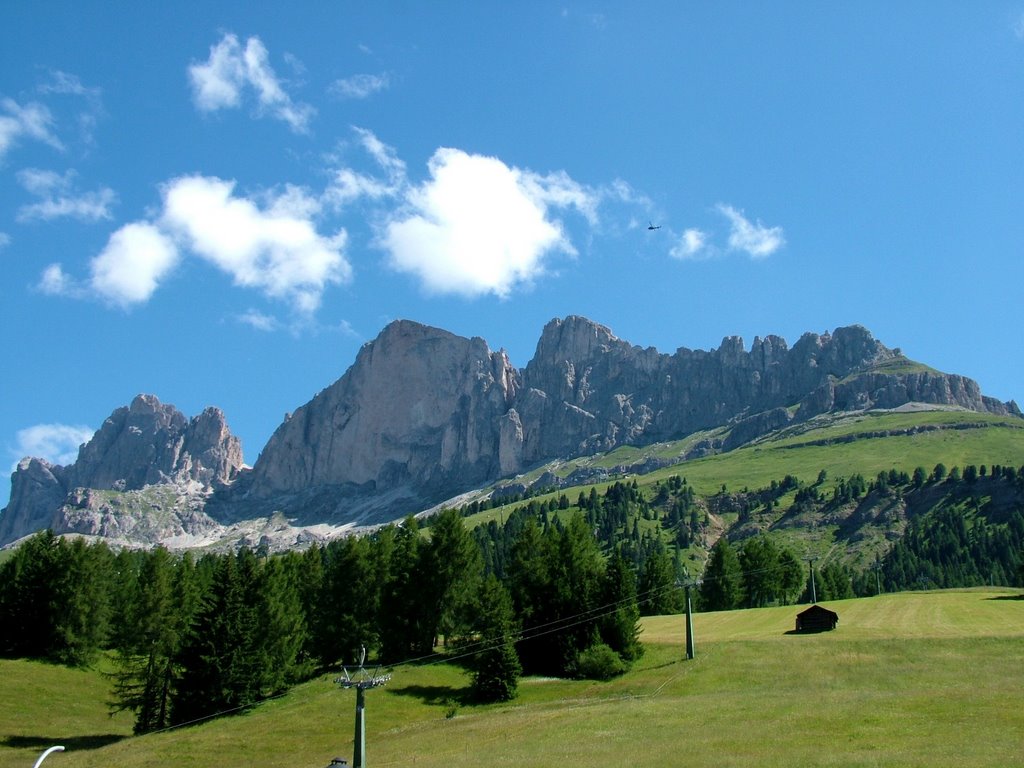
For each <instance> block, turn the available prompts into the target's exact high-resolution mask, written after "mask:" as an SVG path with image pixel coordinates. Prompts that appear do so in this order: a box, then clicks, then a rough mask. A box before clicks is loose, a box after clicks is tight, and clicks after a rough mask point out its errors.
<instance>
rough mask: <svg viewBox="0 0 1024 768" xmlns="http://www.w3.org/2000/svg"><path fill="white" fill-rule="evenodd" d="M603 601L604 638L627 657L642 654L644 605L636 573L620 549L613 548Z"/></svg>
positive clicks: (603, 588)
mask: <svg viewBox="0 0 1024 768" xmlns="http://www.w3.org/2000/svg"><path fill="white" fill-rule="evenodd" d="M601 602H602V606H603V615H602V616H601V619H600V621H599V629H600V633H601V640H602V641H604V643H605V644H606V645H608V647H609V648H611V649H612V650H613V651H615V652H616V653H617V654H619V657H620V658H622V659H623V660H624V661H633V660H635V659H638V658H640V656H642V655H643V645H641V643H640V623H639V621H640V608H639V607H638V606H637V603H636V574H635V573H634V572H633V566H632V564H631V563H630V562H629V561H627V560H626V558H624V557H623V556H622V553H621V552H620V551H615V552H613V553H612V555H611V557H610V558H609V559H608V562H607V563H606V565H605V574H604V579H603V584H602V589H601Z"/></svg>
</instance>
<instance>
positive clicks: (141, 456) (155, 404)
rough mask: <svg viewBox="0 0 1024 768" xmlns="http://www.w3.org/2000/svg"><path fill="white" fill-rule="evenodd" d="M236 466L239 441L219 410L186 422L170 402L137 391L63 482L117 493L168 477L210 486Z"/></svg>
mask: <svg viewBox="0 0 1024 768" xmlns="http://www.w3.org/2000/svg"><path fill="white" fill-rule="evenodd" d="M241 466H242V447H241V444H240V443H239V441H238V438H237V437H235V436H234V435H232V434H231V432H230V430H229V429H228V427H227V423H226V421H225V419H224V414H223V413H222V412H221V411H220V410H219V409H217V408H208V409H206V410H205V411H204V412H203V413H202V414H201V415H199V416H196V417H195V418H194V419H192V420H191V421H189V419H188V418H186V416H185V415H184V414H183V413H181V411H179V410H178V409H177V408H175V407H174V406H173V405H168V404H164V403H161V402H160V400H159V399H158V398H156V397H155V396H153V395H138V396H136V397H135V399H134V400H132V402H131V404H130V405H128V406H126V407H122V408H118V409H117V410H115V411H114V412H113V413H112V414H110V416H109V417H108V418H107V419H106V421H104V422H103V426H101V427H100V428H99V430H97V432H96V434H95V435H94V436H93V438H92V439H91V440H90V441H89V442H88V443H86V444H85V445H83V446H82V448H81V449H80V450H79V452H78V460H77V461H76V462H75V463H74V465H72V467H71V468H70V471H69V474H68V484H69V487H72V488H73V487H81V488H98V489H113V490H121V491H123V490H138V489H140V488H143V487H145V486H147V485H154V484H157V483H163V482H170V481H173V480H193V481H196V482H198V483H200V484H202V485H207V486H212V485H214V484H217V483H223V482H228V481H230V480H231V479H232V478H233V477H234V475H235V473H237V472H238V470H239V469H240V468H241Z"/></svg>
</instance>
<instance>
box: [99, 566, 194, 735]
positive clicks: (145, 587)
mask: <svg viewBox="0 0 1024 768" xmlns="http://www.w3.org/2000/svg"><path fill="white" fill-rule="evenodd" d="M173 571H174V565H173V563H172V561H171V557H170V555H169V554H168V553H167V550H166V549H164V548H162V547H158V548H156V549H154V550H153V551H152V552H149V553H147V554H146V555H145V556H144V559H143V560H142V566H141V569H140V570H139V573H138V579H137V581H136V582H135V584H134V589H133V590H132V593H133V595H132V597H130V598H128V604H127V605H126V606H125V607H124V608H123V610H124V614H123V616H122V618H121V621H123V622H124V626H123V627H122V630H121V633H120V636H119V639H118V645H117V649H116V650H117V661H116V671H115V672H114V674H113V679H114V688H113V696H114V700H113V701H112V702H111V709H112V711H113V712H120V711H123V710H126V709H128V710H131V711H133V712H134V713H135V726H134V731H135V733H137V734H139V733H148V732H150V731H154V730H158V729H161V728H165V727H167V726H168V725H169V724H170V691H171V685H172V682H173V678H174V664H173V660H174V656H175V654H176V653H177V651H178V646H179V641H180V633H181V630H182V628H183V627H182V625H181V621H182V616H181V613H180V610H181V606H180V605H179V604H178V601H177V600H176V599H175V585H174V573H173Z"/></svg>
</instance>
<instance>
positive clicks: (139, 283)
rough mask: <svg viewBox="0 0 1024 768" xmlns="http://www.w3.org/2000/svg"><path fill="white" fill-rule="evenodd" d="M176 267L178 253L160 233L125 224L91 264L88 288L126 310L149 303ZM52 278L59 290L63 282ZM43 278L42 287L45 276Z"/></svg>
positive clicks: (152, 228) (57, 276)
mask: <svg viewBox="0 0 1024 768" xmlns="http://www.w3.org/2000/svg"><path fill="white" fill-rule="evenodd" d="M177 263H178V249H177V248H176V247H175V245H174V243H173V242H172V241H171V240H170V239H169V238H168V237H167V236H166V235H164V233H162V232H161V231H160V230H159V229H157V228H156V227H155V226H153V225H152V224H149V223H146V222H135V223H133V224H126V225H125V226H123V227H121V229H119V230H117V231H116V232H115V233H114V234H113V235H111V236H110V240H108V241H107V245H106V247H105V248H104V249H103V251H102V253H100V255H99V256H97V257H96V258H94V259H93V260H92V262H91V263H90V270H91V272H92V275H91V277H90V280H89V286H90V288H91V289H92V290H93V291H94V292H95V293H96V294H98V295H99V296H101V297H103V298H104V299H106V300H107V301H109V302H111V303H113V304H117V305H120V306H122V307H125V308H127V307H130V306H131V305H133V304H141V303H144V302H146V301H148V300H149V298H150V296H152V295H153V292H154V291H156V289H157V288H158V287H159V285H160V281H161V280H163V278H164V277H166V276H167V275H168V273H170V271H171V270H172V269H174V267H175V266H176V265H177ZM55 266H56V267H57V269H58V270H59V269H60V265H55ZM47 269H48V271H49V270H52V269H53V267H52V266H51V267H48V268H47ZM51 277H52V279H53V280H54V281H55V284H56V285H58V286H59V285H60V281H61V279H63V277H62V273H58V272H53V273H52V274H51ZM43 278H44V283H45V281H46V278H47V275H46V273H44V276H43ZM65 282H66V280H65ZM44 290H45V289H44Z"/></svg>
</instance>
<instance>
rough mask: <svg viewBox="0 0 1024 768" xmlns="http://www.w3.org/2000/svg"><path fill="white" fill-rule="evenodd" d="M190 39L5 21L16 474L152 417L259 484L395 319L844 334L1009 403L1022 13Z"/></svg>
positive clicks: (0, 47) (487, 12)
mask: <svg viewBox="0 0 1024 768" xmlns="http://www.w3.org/2000/svg"><path fill="white" fill-rule="evenodd" d="M181 5H184V6H186V7H184V8H182V7H179V4H173V3H162V4H157V3H102V4H96V3H87V4H83V3H78V2H24V1H22V0H10V1H9V2H6V3H5V4H4V5H3V8H2V9H0V266H2V268H3V273H2V274H3V279H2V281H0V323H2V327H3V329H4V338H5V341H6V350H5V355H4V357H5V364H4V374H3V376H0V381H2V390H0V452H2V456H3V458H4V466H5V467H11V466H13V464H14V463H15V462H16V461H17V460H18V459H19V458H20V457H21V456H22V455H25V454H32V455H41V456H44V457H46V458H49V459H50V460H52V461H58V462H66V461H69V460H71V459H73V457H74V454H75V449H76V447H77V444H78V442H80V441H81V440H84V439H87V438H88V436H89V435H90V434H91V431H92V430H95V429H96V428H98V427H99V426H100V424H102V422H103V419H104V418H106V416H108V415H109V414H110V412H111V411H112V410H113V409H114V408H116V407H119V406H121V405H125V404H127V403H128V402H130V400H131V398H132V397H133V396H134V395H135V394H137V393H140V392H147V393H152V394H155V395H157V396H158V397H159V398H160V399H161V400H163V401H164V402H169V403H173V404H175V405H176V406H178V407H179V408H180V409H181V410H182V411H183V412H184V413H185V414H186V415H188V416H192V415H195V414H197V413H199V412H200V411H201V410H202V409H203V408H204V407H206V406H208V405H216V406H219V407H221V408H222V409H223V410H224V411H225V413H226V414H227V418H228V422H229V424H230V426H231V428H232V429H233V431H234V432H235V433H236V434H238V435H239V436H240V437H241V438H242V441H243V446H244V450H245V456H246V459H247V461H248V462H249V463H252V462H253V461H255V459H256V457H257V455H258V453H259V451H260V449H261V448H262V446H263V445H264V444H265V442H266V440H267V439H268V438H269V436H270V434H271V433H272V432H273V430H274V429H275V428H276V427H277V425H278V424H279V423H280V422H281V420H282V418H283V417H284V415H285V413H286V412H288V411H291V410H294V409H295V408H296V407H298V406H299V405H301V404H303V403H305V402H307V401H308V400H309V399H310V398H311V397H312V396H313V395H314V394H316V393H317V392H318V391H319V390H321V389H322V388H324V387H326V386H328V385H329V384H330V383H331V382H333V381H335V380H336V379H337V378H338V377H340V376H341V375H342V374H343V373H344V371H345V370H346V369H347V368H348V366H349V365H350V364H351V363H352V362H353V360H354V358H355V355H356V353H357V351H358V349H359V347H360V346H361V345H362V344H363V343H365V342H367V341H369V340H371V339H372V338H374V337H375V336H376V334H377V333H378V332H379V331H380V329H381V328H382V327H383V326H384V325H385V324H387V323H388V322H389V321H391V320H393V319H396V318H409V319H413V320H417V321H420V322H423V323H427V324H431V325H436V326H439V327H443V328H446V329H449V330H451V331H453V332H455V333H458V334H460V335H466V336H481V337H483V338H484V339H486V340H487V342H488V343H489V345H490V346H491V348H492V349H498V348H500V347H504V348H505V349H507V350H508V352H509V354H510V356H511V358H512V361H513V363H514V364H515V365H517V366H520V367H522V366H525V365H526V363H527V362H528V361H529V359H530V357H531V355H532V353H533V349H534V346H535V344H536V341H537V338H538V337H539V335H540V332H541V329H542V328H543V326H544V324H545V323H546V322H547V321H548V320H550V319H551V318H553V317H563V316H565V315H568V314H582V315H586V316H588V317H590V318H592V319H593V320H596V321H598V322H601V323H603V324H605V325H608V326H609V327H611V329H612V330H613V332H615V334H616V335H618V336H619V337H620V338H623V339H626V340H628V341H630V342H632V343H634V344H639V345H642V346H655V347H657V348H658V349H660V350H662V351H664V352H673V351H674V350H675V349H676V348H677V347H680V346H685V347H689V348H691V349H710V348H717V347H718V345H719V344H720V343H721V340H722V338H723V337H724V336H728V335H740V336H742V337H743V338H744V340H745V343H746V344H747V346H748V347H749V345H750V343H751V342H752V341H753V338H754V337H755V336H757V335H760V336H764V335H767V334H778V335H781V336H783V337H784V338H785V339H786V340H787V341H788V342H789V343H790V344H791V345H792V344H793V343H795V342H796V340H797V339H798V338H799V336H800V335H801V334H802V333H804V332H806V331H814V332H817V333H821V332H824V331H827V330H832V329H834V328H836V327H837V326H841V325H847V324H851V323H860V324H862V325H865V326H866V327H868V328H869V329H870V330H871V331H872V332H873V333H874V335H875V336H876V337H877V338H879V339H880V340H881V341H882V342H883V343H885V344H887V345H889V346H891V347H897V346H898V347H900V348H902V349H903V351H904V352H905V353H906V354H907V355H909V356H910V357H912V358H914V359H917V360H920V361H922V362H925V363H927V364H929V365H932V366H934V367H936V368H939V369H940V370H944V371H947V372H955V373H962V374H964V375H967V376H970V377H972V378H975V379H976V380H977V381H978V382H979V383H980V385H981V387H982V390H983V391H984V392H985V393H986V394H990V395H993V396H995V397H998V398H1000V399H1003V400H1007V399H1011V398H1014V399H1016V400H1017V401H1018V402H1024V385H1022V371H1024V363H1022V355H1021V353H1022V347H1024V345H1022V342H1021V317H1022V312H1021V309H1020V293H1021V286H1022V285H1024V266H1022V255H1024V2H1021V1H1020V0H1018V2H972V3H963V2H927V3H925V2H919V3H918V2H906V3H881V2H878V3H872V2H868V3H857V4H838V3H814V2H807V3H796V2H785V3H773V4H768V3H720V4H719V3H716V4H710V3H681V2H640V3H629V4H625V3H611V2H608V3H601V2H592V3H591V2H583V3H552V2H521V3H497V2H480V3H469V2H465V3H454V2H453V3H447V2H437V3H421V4H413V3H388V2H380V3H350V2H337V3H325V2H316V3H301V2H299V3H292V4H287V5H286V6H285V5H280V7H276V8H264V7H263V6H269V5H271V4H265V3H255V4H253V3H226V2H207V3H202V4H181ZM188 6H192V7H191V8H189V7H188ZM254 6H255V7H254ZM652 222H653V223H654V224H656V225H660V227H661V228H660V229H657V230H649V229H648V225H649V224H650V223H652ZM8 491H9V488H8V487H7V484H6V483H5V484H3V487H2V489H0V504H3V503H6V498H7V493H8Z"/></svg>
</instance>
